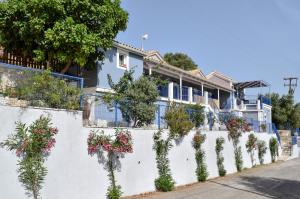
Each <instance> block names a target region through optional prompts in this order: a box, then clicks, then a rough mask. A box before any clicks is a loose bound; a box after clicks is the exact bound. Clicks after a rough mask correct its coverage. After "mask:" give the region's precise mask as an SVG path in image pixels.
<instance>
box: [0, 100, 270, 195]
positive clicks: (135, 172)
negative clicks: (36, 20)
mask: <svg viewBox="0 0 300 199" xmlns="http://www.w3.org/2000/svg"><path fill="white" fill-rule="evenodd" d="M41 114H43V115H50V116H51V118H52V122H53V125H54V126H57V127H58V129H59V133H58V135H57V140H56V145H55V148H54V149H53V151H52V153H51V155H50V156H49V158H48V160H47V161H46V166H47V168H48V175H47V177H46V181H45V184H44V186H43V187H44V188H43V190H42V193H41V194H42V196H43V198H46V199H66V198H72V199H83V198H89V199H96V198H97V199H98V198H105V194H106V189H107V187H108V186H109V181H108V177H107V171H106V170H104V169H103V165H102V164H99V163H98V160H97V157H96V156H93V157H91V156H89V155H88V153H87V144H86V141H87V137H88V133H89V131H90V130H91V129H87V128H84V127H82V120H81V118H82V114H81V112H77V113H76V112H66V111H55V110H50V109H48V110H45V109H44V110H42V109H32V108H27V109H22V108H18V107H8V106H1V105H0V121H1V125H0V141H3V140H4V139H5V138H6V137H7V136H8V135H9V134H10V133H12V132H13V131H14V128H15V121H22V122H26V123H27V124H30V123H31V122H32V121H34V120H36V119H37V118H38V117H39V116H40V115H41ZM104 130H105V132H106V133H113V132H114V130H113V129H104ZM131 132H132V136H133V139H134V146H133V150H134V152H133V153H132V154H126V155H125V158H121V159H120V161H121V170H120V171H118V172H117V174H116V176H117V182H118V184H120V185H121V186H122V191H123V192H124V195H133V194H140V193H143V192H149V191H154V190H155V187H154V179H155V178H156V177H157V176H158V173H157V168H156V163H155V152H154V151H153V149H152V147H153V139H152V136H153V133H154V132H155V131H154V130H131ZM194 133H195V132H194V131H193V132H191V133H190V134H189V135H188V136H186V137H185V138H184V139H183V140H182V142H181V143H180V144H176V143H174V147H173V148H172V149H171V151H170V155H169V157H170V164H171V171H172V174H173V177H174V179H175V181H176V185H177V186H178V185H184V184H189V183H194V182H196V181H197V179H196V176H195V169H196V163H195V157H194V155H195V153H194V149H193V147H192V138H193V135H194ZM203 133H205V134H206V135H207V140H206V142H205V143H204V148H205V151H206V163H207V167H208V172H209V178H214V177H217V176H218V168H217V165H216V153H215V142H216V141H215V140H216V138H217V137H220V136H222V137H224V139H225V145H224V151H223V154H224V157H225V169H226V170H227V173H234V172H236V168H235V164H234V155H233V147H232V143H231V142H229V140H228V137H227V132H220V131H219V132H203ZM248 135H249V134H248V133H245V134H244V135H243V137H242V138H241V146H242V152H243V158H244V167H248V168H249V167H251V161H250V156H249V154H248V153H247V151H246V147H245V143H246V140H247V137H248ZM256 135H257V137H258V138H259V139H262V140H265V141H266V142H267V144H268V142H269V139H270V137H271V136H274V135H270V134H265V133H258V134H256ZM256 162H257V163H258V162H259V161H258V157H257V153H256ZM270 162H271V158H270V152H269V150H267V154H266V155H265V163H270ZM16 163H17V158H16V156H15V154H13V153H12V152H8V151H6V150H4V149H0V179H1V180H0V198H1V199H2V198H3V199H10V198H13V199H24V198H26V197H25V194H24V189H23V187H22V186H21V184H20V183H19V181H18V176H17V172H16V169H17V167H16Z"/></svg>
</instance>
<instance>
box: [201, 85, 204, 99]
mask: <svg viewBox="0 0 300 199" xmlns="http://www.w3.org/2000/svg"><path fill="white" fill-rule="evenodd" d="M201 94H202V96H204V87H203V84H201Z"/></svg>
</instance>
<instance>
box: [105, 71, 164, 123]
mask: <svg viewBox="0 0 300 199" xmlns="http://www.w3.org/2000/svg"><path fill="white" fill-rule="evenodd" d="M133 73H134V70H130V71H126V72H125V73H124V75H123V77H121V78H120V80H119V82H118V83H117V84H114V83H113V82H112V80H111V77H110V76H108V80H109V84H110V87H111V88H112V89H113V90H114V91H115V93H114V94H106V95H105V96H104V99H105V101H106V102H108V103H109V104H112V103H113V102H115V103H118V104H119V105H120V109H121V112H122V116H123V118H124V119H125V120H126V121H127V122H133V127H141V126H144V125H149V124H151V123H152V122H153V120H154V118H155V111H156V105H155V104H154V103H155V102H156V100H157V97H158V91H157V85H156V81H155V80H153V79H151V77H147V76H141V77H140V78H139V79H137V80H134V78H133Z"/></svg>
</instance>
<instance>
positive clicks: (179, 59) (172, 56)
mask: <svg viewBox="0 0 300 199" xmlns="http://www.w3.org/2000/svg"><path fill="white" fill-rule="evenodd" d="M164 60H165V61H166V62H167V63H168V64H170V65H172V66H176V67H178V68H181V69H183V70H194V69H197V68H198V66H197V64H195V62H194V61H193V60H192V59H191V58H190V57H189V56H188V55H186V54H184V53H166V54H165V55H164Z"/></svg>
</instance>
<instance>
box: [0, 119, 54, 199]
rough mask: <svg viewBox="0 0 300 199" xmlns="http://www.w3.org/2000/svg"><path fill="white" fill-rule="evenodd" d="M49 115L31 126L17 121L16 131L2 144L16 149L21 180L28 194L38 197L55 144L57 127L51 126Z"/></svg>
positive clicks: (36, 198)
mask: <svg viewBox="0 0 300 199" xmlns="http://www.w3.org/2000/svg"><path fill="white" fill-rule="evenodd" d="M51 125H52V124H51V120H50V119H49V118H48V117H44V116H40V118H39V119H37V120H36V121H35V122H33V123H32V124H31V125H30V126H26V124H25V123H21V122H17V123H16V128H15V133H13V134H12V135H10V136H9V137H8V138H7V139H6V140H5V141H4V142H2V143H1V144H0V145H1V147H5V148H7V150H9V151H15V153H16V155H17V157H18V158H19V160H18V169H17V171H18V174H19V175H18V177H19V181H20V182H21V183H22V184H23V186H24V187H25V190H26V193H27V194H28V196H30V197H33V198H34V199H38V198H39V196H40V190H41V189H42V184H43V182H44V180H45V177H46V175H47V168H46V167H45V165H44V162H45V160H46V157H47V156H49V155H50V151H51V149H52V148H53V147H54V145H55V142H56V141H55V135H56V134H57V133H58V130H57V128H56V127H52V126H51Z"/></svg>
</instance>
